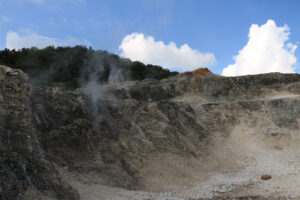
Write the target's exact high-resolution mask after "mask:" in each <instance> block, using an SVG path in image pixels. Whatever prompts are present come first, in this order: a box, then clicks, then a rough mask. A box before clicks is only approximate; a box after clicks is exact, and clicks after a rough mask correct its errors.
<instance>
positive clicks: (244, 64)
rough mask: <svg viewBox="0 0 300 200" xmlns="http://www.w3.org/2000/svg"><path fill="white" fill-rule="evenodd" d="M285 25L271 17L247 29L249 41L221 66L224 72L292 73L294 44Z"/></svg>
mask: <svg viewBox="0 0 300 200" xmlns="http://www.w3.org/2000/svg"><path fill="white" fill-rule="evenodd" d="M289 35H290V32H289V27H288V26H287V25H285V26H282V27H279V26H277V25H276V23H275V22H274V21H273V20H268V21H267V23H266V24H264V25H261V26H258V25H257V24H252V26H251V27H250V29H249V35H248V37H249V41H248V43H247V44H246V46H244V47H243V49H241V50H240V51H239V54H238V55H237V56H235V57H234V60H235V63H234V64H232V65H228V66H227V67H226V68H224V69H223V73H222V75H224V76H239V75H246V74H259V73H268V72H282V73H293V72H294V66H295V64H296V62H297V59H296V57H295V50H296V48H297V45H295V44H292V43H289V42H288V40H289Z"/></svg>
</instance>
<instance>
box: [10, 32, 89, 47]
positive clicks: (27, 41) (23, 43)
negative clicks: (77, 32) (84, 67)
mask: <svg viewBox="0 0 300 200" xmlns="http://www.w3.org/2000/svg"><path fill="white" fill-rule="evenodd" d="M50 45H51V46H74V45H85V46H92V45H91V43H90V42H88V41H87V40H79V39H76V38H73V37H68V38H67V39H64V40H62V39H57V38H51V37H45V36H41V35H38V34H36V33H25V34H23V35H20V34H19V33H17V32H12V31H9V32H8V33H7V34H6V48H8V49H21V48H30V47H33V46H34V47H37V48H45V47H47V46H50Z"/></svg>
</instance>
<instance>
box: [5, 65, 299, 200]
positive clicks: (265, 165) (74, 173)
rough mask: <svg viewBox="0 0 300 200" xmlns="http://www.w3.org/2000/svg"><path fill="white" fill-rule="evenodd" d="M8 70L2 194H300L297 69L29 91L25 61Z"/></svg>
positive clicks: (206, 196) (75, 196) (185, 196)
mask: <svg viewBox="0 0 300 200" xmlns="http://www.w3.org/2000/svg"><path fill="white" fill-rule="evenodd" d="M0 69H1V73H0V81H1V85H0V86H1V89H0V95H1V96H0V102H1V104H0V111H1V112H0V116H1V122H0V130H1V136H0V137H1V140H0V142H1V146H0V148H1V152H3V153H2V156H1V159H0V164H1V165H0V166H1V168H0V169H1V170H2V169H3V171H1V173H0V175H1V180H0V181H2V182H1V184H2V188H1V189H2V190H0V195H2V196H0V197H1V198H3V199H5V198H6V199H13V198H20V199H21V198H22V197H24V196H25V197H26V195H27V196H29V197H30V194H29V193H33V192H32V190H35V191H36V192H37V191H38V192H37V193H39V194H40V195H41V196H48V197H49V198H53V199H59V198H60V199H78V198H79V195H78V192H79V194H80V198H81V199H118V198H122V199H168V198H174V199H243V198H244V199H245V198H250V197H251V198H252V197H253V198H252V199H268V198H269V199H270V198H272V199H280V198H283V199H288V198H296V197H299V196H300V193H299V192H298V187H296V186H297V184H298V182H297V181H296V180H295V177H298V174H299V173H298V172H300V165H299V163H300V159H299V156H298V155H299V153H300V150H298V149H299V148H298V146H299V144H300V136H299V134H298V133H299V129H300V124H299V122H300V90H299V88H300V75H298V74H280V73H270V74H263V75H255V76H242V77H222V76H214V75H212V76H191V77H190V76H182V77H173V78H169V79H166V80H162V81H154V80H145V81H141V82H130V83H129V82H128V83H123V84H120V85H115V86H114V87H112V86H99V87H98V88H92V89H90V88H80V89H78V90H75V91H66V90H63V89H61V88H45V87H40V88H32V90H31V92H29V88H28V85H27V84H26V82H27V80H26V76H25V75H24V74H23V73H22V72H21V71H18V70H17V71H11V69H9V68H6V67H1V68H0ZM7 70H8V71H10V72H9V73H7ZM87 90H88V91H89V92H86V91H87ZM91 91H92V92H91ZM86 94H89V95H86ZM2 119H3V120H2ZM2 143H3V144H2ZM7 155H8V156H7ZM2 172H3V173H2ZM262 174H272V179H270V180H269V181H265V182H263V181H262V180H261V175H262ZM12 177H13V178H12ZM295 181H296V182H295ZM266 182H267V183H268V184H266ZM292 183H293V184H295V185H296V186H295V187H291V184H292ZM3 185H5V187H4V186H3ZM70 185H71V186H70ZM72 187H73V188H75V189H73V188H72ZM120 188H123V189H120ZM127 189H134V190H139V191H128V190H127ZM77 190H78V192H77ZM142 191H146V192H147V193H146V192H142ZM165 192H167V193H165ZM31 195H32V194H31ZM29 197H28V198H29ZM1 198H0V199H1Z"/></svg>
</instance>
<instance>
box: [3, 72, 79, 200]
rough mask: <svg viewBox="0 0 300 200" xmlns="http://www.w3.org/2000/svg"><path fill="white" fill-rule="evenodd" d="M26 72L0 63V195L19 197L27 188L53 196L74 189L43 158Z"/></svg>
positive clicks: (60, 196)
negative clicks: (33, 119) (33, 116)
mask: <svg viewBox="0 0 300 200" xmlns="http://www.w3.org/2000/svg"><path fill="white" fill-rule="evenodd" d="M27 81H28V80H27V76H26V75H25V74H24V73H23V72H22V71H20V70H13V69H10V68H8V67H5V66H0V199H22V198H23V197H24V196H25V191H26V190H27V189H28V188H33V190H38V191H41V192H47V193H49V195H50V197H51V196H52V197H53V198H57V199H79V195H78V193H77V192H76V191H75V190H73V189H72V188H71V186H70V185H68V184H67V183H64V182H63V181H62V180H61V179H60V177H59V176H58V172H57V171H56V170H55V168H54V166H53V164H51V163H49V162H48V161H46V160H45V159H44V153H43V150H42V149H41V147H40V143H39V141H38V139H37V136H36V132H35V130H34V127H33V124H32V121H31V119H32V113H31V107H30V106H29V103H28V98H29V86H28V83H27Z"/></svg>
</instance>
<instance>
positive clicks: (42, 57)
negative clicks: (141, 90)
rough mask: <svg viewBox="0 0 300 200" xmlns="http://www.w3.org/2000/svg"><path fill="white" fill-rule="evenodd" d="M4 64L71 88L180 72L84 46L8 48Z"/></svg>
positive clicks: (0, 59) (37, 80) (35, 79)
mask: <svg viewBox="0 0 300 200" xmlns="http://www.w3.org/2000/svg"><path fill="white" fill-rule="evenodd" d="M0 64H2V65H7V66H10V67H12V68H17V69H21V70H23V71H24V72H26V73H27V74H28V75H29V77H30V82H31V84H33V85H41V84H43V85H63V86H65V87H68V88H76V87H80V86H81V85H84V84H86V83H88V82H89V81H91V80H93V81H96V82H98V83H107V82H109V81H116V80H117V81H118V80H119V81H123V80H143V79H145V78H152V79H163V78H167V77H169V76H174V75H176V74H177V72H170V71H169V70H167V69H163V68H162V67H160V66H154V65H145V64H143V63H141V62H132V61H130V60H129V59H125V58H121V57H119V56H118V55H115V54H110V53H108V52H107V51H101V50H98V51H95V50H93V49H91V48H86V47H83V46H75V47H53V46H49V47H47V48H44V49H37V48H35V47H32V48H29V49H27V48H23V49H21V50H8V49H5V50H3V51H0Z"/></svg>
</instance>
